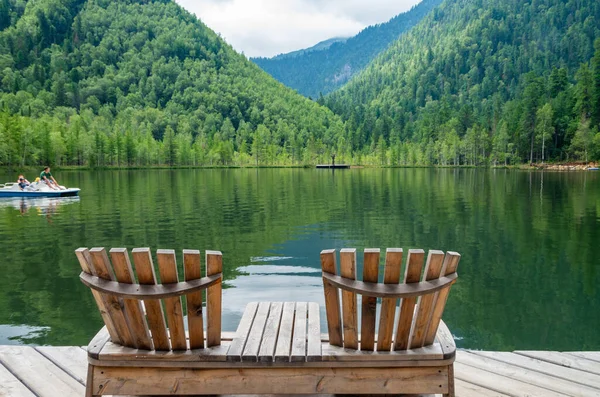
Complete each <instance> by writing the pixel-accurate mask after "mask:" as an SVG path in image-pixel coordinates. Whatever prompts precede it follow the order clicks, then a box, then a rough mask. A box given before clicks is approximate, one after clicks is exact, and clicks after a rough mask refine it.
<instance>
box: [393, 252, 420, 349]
mask: <svg viewBox="0 0 600 397" xmlns="http://www.w3.org/2000/svg"><path fill="white" fill-rule="evenodd" d="M424 259H425V251H423V250H422V249H411V250H409V251H408V260H407V265H406V272H405V273H404V283H405V284H411V283H418V282H419V280H421V271H422V270H423V260H424ZM416 304H417V298H404V299H402V304H401V306H400V315H399V317H398V327H397V328H396V338H395V342H394V350H406V349H408V348H409V340H410V331H411V326H412V324H413V316H414V314H415V305H416Z"/></svg>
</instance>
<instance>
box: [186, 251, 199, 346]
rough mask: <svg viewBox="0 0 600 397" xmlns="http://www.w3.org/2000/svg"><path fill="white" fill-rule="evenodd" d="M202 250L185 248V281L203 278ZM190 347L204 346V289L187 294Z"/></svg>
mask: <svg viewBox="0 0 600 397" xmlns="http://www.w3.org/2000/svg"><path fill="white" fill-rule="evenodd" d="M201 269H202V265H201V263H200V251H197V250H183V274H184V278H185V281H191V280H198V279H200V278H202V270H201ZM186 303H187V318H188V330H189V333H190V337H189V343H190V349H202V348H203V347H204V320H203V318H202V310H203V308H202V291H198V292H194V293H191V294H188V295H187V296H186Z"/></svg>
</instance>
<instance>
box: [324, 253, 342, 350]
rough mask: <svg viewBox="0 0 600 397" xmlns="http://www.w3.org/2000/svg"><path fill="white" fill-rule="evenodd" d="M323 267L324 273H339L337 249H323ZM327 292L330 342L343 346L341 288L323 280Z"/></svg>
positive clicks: (326, 307) (326, 302)
mask: <svg viewBox="0 0 600 397" xmlns="http://www.w3.org/2000/svg"><path fill="white" fill-rule="evenodd" d="M321 269H322V270H323V272H324V273H329V274H333V275H337V273H336V257H335V250H324V251H321ZM323 291H324V293H325V310H326V312H327V329H328V331H329V343H330V344H331V345H333V346H340V347H341V346H343V339H342V319H341V317H340V295H339V289H338V288H337V287H334V286H333V285H331V284H330V283H329V282H327V281H326V280H323Z"/></svg>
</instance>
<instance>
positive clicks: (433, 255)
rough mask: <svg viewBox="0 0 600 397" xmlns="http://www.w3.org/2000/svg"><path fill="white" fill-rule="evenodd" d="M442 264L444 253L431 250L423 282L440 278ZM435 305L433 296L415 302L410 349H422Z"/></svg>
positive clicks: (422, 297) (426, 296)
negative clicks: (415, 315)
mask: <svg viewBox="0 0 600 397" xmlns="http://www.w3.org/2000/svg"><path fill="white" fill-rule="evenodd" d="M443 263H444V253H443V252H442V251H437V250H431V251H429V254H428V255H427V264H426V265H425V271H424V272H423V281H431V280H435V279H438V278H440V275H441V273H442V265H443ZM434 303H435V294H428V295H424V296H421V297H420V298H419V301H418V302H417V310H416V313H417V317H416V319H415V328H414V330H413V334H412V336H411V342H410V348H411V349H415V348H418V347H423V346H424V344H425V336H426V333H427V328H428V327H429V322H430V321H431V316H432V315H433V308H434Z"/></svg>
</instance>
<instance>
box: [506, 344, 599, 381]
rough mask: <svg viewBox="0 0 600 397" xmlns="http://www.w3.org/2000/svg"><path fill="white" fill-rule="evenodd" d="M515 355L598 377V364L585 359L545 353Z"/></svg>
mask: <svg viewBox="0 0 600 397" xmlns="http://www.w3.org/2000/svg"><path fill="white" fill-rule="evenodd" d="M515 353H516V354H520V355H522V356H526V357H531V358H536V359H538V360H542V361H546V362H549V363H553V364H556V365H562V366H563V367H567V368H574V369H578V370H580V371H585V372H589V373H592V374H596V375H600V364H598V363H597V362H595V361H591V360H587V359H585V358H580V357H575V356H568V355H566V354H562V353H559V352H545V351H533V350H532V351H525V350H518V351H515Z"/></svg>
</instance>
